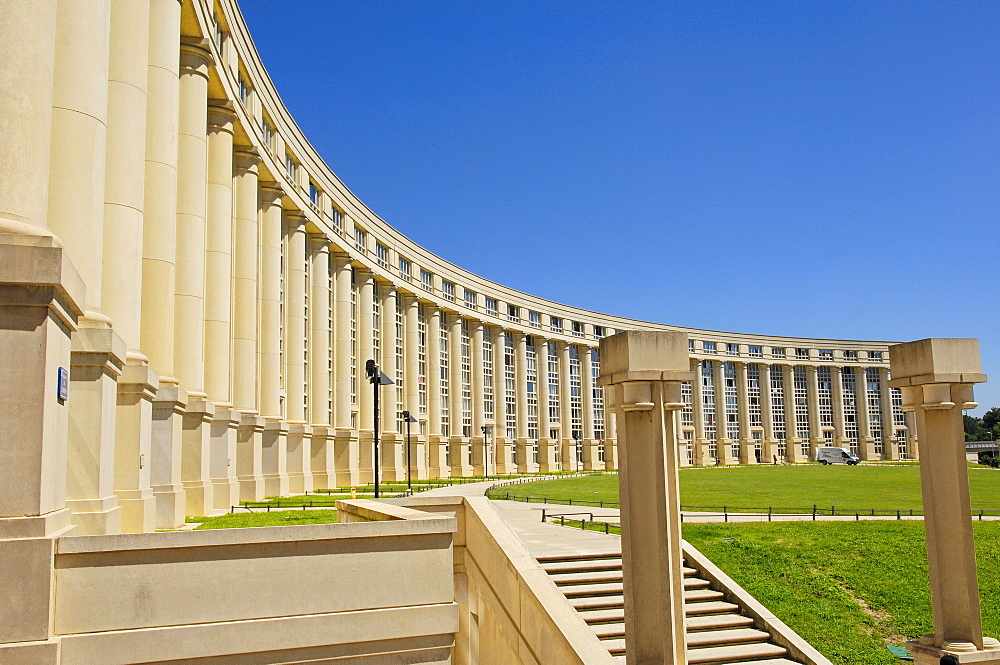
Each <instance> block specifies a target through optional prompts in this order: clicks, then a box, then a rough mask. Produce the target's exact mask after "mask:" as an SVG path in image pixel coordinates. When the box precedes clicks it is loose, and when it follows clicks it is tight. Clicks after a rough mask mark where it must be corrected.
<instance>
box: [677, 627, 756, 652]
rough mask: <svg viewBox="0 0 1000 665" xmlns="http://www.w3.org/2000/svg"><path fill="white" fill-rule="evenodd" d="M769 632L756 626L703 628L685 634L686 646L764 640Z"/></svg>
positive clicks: (721, 644) (720, 644) (707, 645)
mask: <svg viewBox="0 0 1000 665" xmlns="http://www.w3.org/2000/svg"><path fill="white" fill-rule="evenodd" d="M769 639H771V634H770V633H766V632H764V631H763V630H757V629H756V628H733V629H730V630H705V631H701V632H697V633H688V634H687V645H688V648H694V647H709V646H724V645H733V644H744V643H748V642H765V641H767V640H769Z"/></svg>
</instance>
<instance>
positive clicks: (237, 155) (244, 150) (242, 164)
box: [233, 145, 261, 175]
mask: <svg viewBox="0 0 1000 665" xmlns="http://www.w3.org/2000/svg"><path fill="white" fill-rule="evenodd" d="M260 161H261V160H260V153H259V152H257V146H253V145H248V146H238V147H237V148H236V150H235V152H234V153H233V170H234V171H236V174H237V175H240V174H243V173H249V172H253V173H257V167H258V166H260Z"/></svg>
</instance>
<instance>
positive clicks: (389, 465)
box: [378, 432, 406, 481]
mask: <svg viewBox="0 0 1000 665" xmlns="http://www.w3.org/2000/svg"><path fill="white" fill-rule="evenodd" d="M403 439H404V437H403V435H402V434H399V433H397V432H386V433H385V434H383V435H382V442H381V445H380V446H379V451H378V454H379V466H380V468H381V473H382V480H395V481H400V480H403V481H405V480H406V457H405V455H406V451H405V450H404V446H403Z"/></svg>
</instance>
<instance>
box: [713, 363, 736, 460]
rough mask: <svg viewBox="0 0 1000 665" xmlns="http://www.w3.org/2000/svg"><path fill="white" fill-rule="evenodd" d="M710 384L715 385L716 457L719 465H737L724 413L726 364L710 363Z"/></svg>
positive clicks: (727, 417)
mask: <svg viewBox="0 0 1000 665" xmlns="http://www.w3.org/2000/svg"><path fill="white" fill-rule="evenodd" d="M712 373H713V375H714V376H713V379H712V382H713V383H714V384H715V440H716V443H717V445H716V451H717V452H716V456H717V457H718V459H719V464H722V465H723V466H727V465H730V464H738V463H739V458H738V456H734V455H733V446H732V439H730V438H729V422H728V421H729V414H728V413H727V412H726V363H725V361H721V360H720V361H719V362H714V363H712Z"/></svg>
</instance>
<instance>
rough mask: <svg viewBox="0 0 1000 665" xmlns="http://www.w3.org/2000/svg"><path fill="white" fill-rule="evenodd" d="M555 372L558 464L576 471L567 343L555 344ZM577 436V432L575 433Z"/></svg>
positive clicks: (565, 468)
mask: <svg viewBox="0 0 1000 665" xmlns="http://www.w3.org/2000/svg"><path fill="white" fill-rule="evenodd" d="M555 344H556V372H558V374H559V437H560V438H559V441H558V442H557V445H558V446H559V448H560V451H559V462H560V466H561V467H562V469H564V470H568V471H576V470H578V464H577V456H576V443H577V442H576V441H575V440H574V439H573V418H572V414H573V412H572V409H571V408H570V407H571V404H570V385H569V343H568V342H561V341H560V342H556V343H555ZM577 435H578V436H579V432H577Z"/></svg>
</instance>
